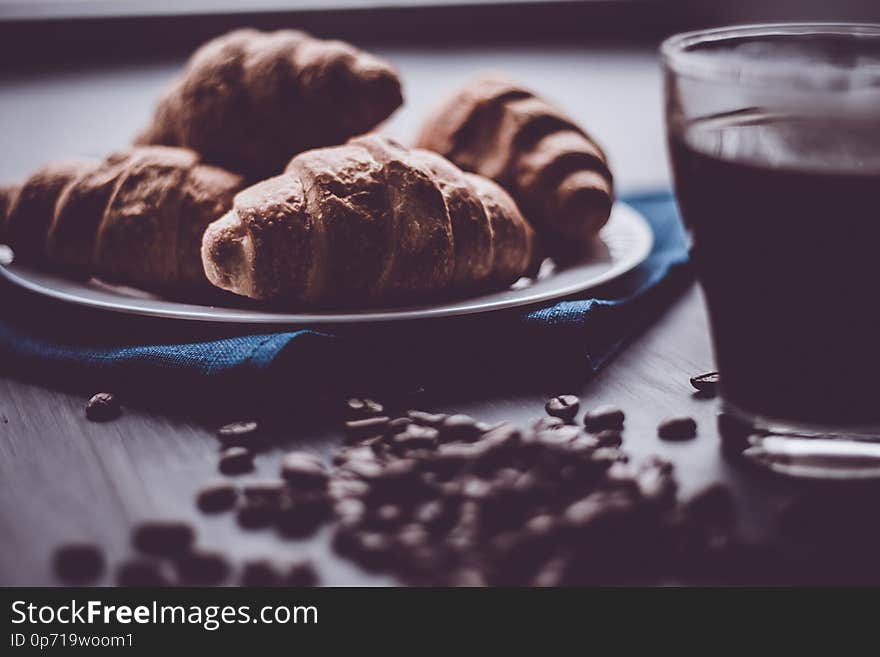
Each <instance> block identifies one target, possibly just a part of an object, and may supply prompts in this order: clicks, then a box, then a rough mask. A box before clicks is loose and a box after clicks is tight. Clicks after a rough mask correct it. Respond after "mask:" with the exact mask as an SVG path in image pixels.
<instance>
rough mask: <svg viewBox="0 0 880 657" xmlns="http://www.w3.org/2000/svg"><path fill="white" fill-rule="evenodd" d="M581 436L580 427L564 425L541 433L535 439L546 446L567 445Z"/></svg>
mask: <svg viewBox="0 0 880 657" xmlns="http://www.w3.org/2000/svg"><path fill="white" fill-rule="evenodd" d="M580 435H581V429H580V427H576V426H573V425H570V424H563V425H562V426H559V427H556V428H555V429H549V430H544V431H539V432H538V433H537V434H535V438H537V439H538V440H539V441H540V442H542V443H545V444H565V443H570V442H572V441H574V440H576V439H577V438H578V437H580Z"/></svg>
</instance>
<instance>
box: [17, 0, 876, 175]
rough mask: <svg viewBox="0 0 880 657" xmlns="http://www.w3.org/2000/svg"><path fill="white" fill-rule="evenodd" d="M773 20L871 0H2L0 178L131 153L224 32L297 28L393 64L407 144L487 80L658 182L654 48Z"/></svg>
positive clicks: (854, 9) (625, 168) (871, 16)
mask: <svg viewBox="0 0 880 657" xmlns="http://www.w3.org/2000/svg"><path fill="white" fill-rule="evenodd" d="M772 20H860V21H878V22H880V2H878V1H877V0H736V1H730V2H727V1H721V0H717V1H716V0H579V1H577V0H253V1H251V2H246V1H243V0H0V153H2V156H0V181H2V180H7V179H10V178H15V177H20V176H23V175H25V174H26V173H28V172H29V171H31V170H33V169H34V168H36V167H38V166H40V165H42V164H43V163H45V162H46V161H47V160H50V159H54V158H58V157H63V156H68V155H92V156H99V155H104V154H106V152H107V150H109V149H112V148H117V147H120V146H123V145H125V144H126V143H129V142H130V140H131V137H132V135H133V134H134V133H135V132H136V131H137V130H138V129H139V128H140V127H141V126H142V125H143V124H144V123H145V121H146V119H147V117H148V116H149V113H150V111H151V109H152V106H153V103H154V102H155V98H156V96H157V95H158V93H159V92H160V90H161V88H162V87H163V86H164V85H165V84H167V82H168V81H169V80H170V79H171V78H172V77H173V76H174V74H175V73H176V72H177V71H179V69H180V66H181V64H182V63H183V61H184V60H185V58H186V56H187V55H188V54H189V53H190V52H191V51H192V50H193V49H194V48H195V47H196V46H197V45H198V44H199V43H201V42H203V41H205V40H207V39H209V38H211V37H214V36H216V35H218V34H221V33H223V32H225V31H227V30H230V29H233V28H236V27H242V26H251V27H257V28H263V29H278V28H281V27H297V28H301V29H305V30H308V31H311V32H313V33H314V34H316V35H318V36H322V37H337V38H342V39H346V40H349V41H352V42H353V43H355V44H356V45H359V46H361V47H364V48H367V49H370V50H372V51H374V52H376V53H377V54H380V55H383V56H385V57H387V58H388V59H390V60H391V61H392V62H393V63H394V64H395V65H396V66H397V67H398V69H399V70H400V73H401V75H402V77H403V80H404V86H405V90H404V91H405V96H406V104H405V105H404V107H403V108H402V109H401V110H399V111H398V112H397V113H396V114H395V115H394V116H393V117H392V119H391V121H390V122H389V124H388V125H387V126H386V127H385V129H386V130H387V131H388V132H390V133H391V134H392V135H394V136H396V137H398V138H399V139H401V140H403V141H404V142H408V141H410V140H411V139H412V138H413V137H414V136H415V133H416V131H417V130H418V127H419V125H420V123H421V121H422V120H423V118H424V115H425V113H426V112H427V111H429V109H430V107H431V106H432V105H433V104H434V103H436V102H438V101H439V100H440V98H442V97H443V96H444V95H446V94H447V93H450V92H451V91H453V90H454V89H456V88H457V87H458V86H460V85H461V84H463V83H464V82H465V81H466V80H467V79H469V78H470V77H472V76H473V75H475V74H476V73H478V72H481V71H484V70H494V71H496V72H501V73H504V74H506V75H507V76H508V77H510V78H513V79H514V80H515V81H517V82H520V83H522V84H525V85H528V86H531V87H533V88H534V89H535V90H536V91H538V92H539V93H542V94H543V95H545V96H547V97H548V98H550V99H551V100H553V101H555V102H557V103H558V104H559V105H561V106H562V107H563V108H564V109H565V110H566V111H567V112H569V113H570V114H571V115H572V116H573V117H574V118H575V119H576V120H578V121H581V122H582V123H583V125H584V126H585V127H586V128H587V129H588V130H589V131H590V132H592V133H593V135H594V136H595V137H596V138H597V139H598V140H599V141H600V143H602V144H603V145H604V146H605V147H606V150H607V151H608V153H609V155H610V158H611V162H612V166H613V167H614V168H615V174H616V180H617V183H618V189H619V190H621V191H623V192H626V191H627V190H630V189H633V188H645V187H658V186H665V185H668V184H669V173H668V167H667V164H666V155H665V144H664V137H663V124H662V100H661V95H662V94H661V78H660V71H659V66H658V60H657V56H656V50H657V45H658V43H659V42H660V40H661V39H662V38H663V37H664V36H667V35H668V34H671V33H674V32H678V31H682V30H687V29H694V28H699V27H706V26H712V25H722V24H730V23H744V22H757V21H772Z"/></svg>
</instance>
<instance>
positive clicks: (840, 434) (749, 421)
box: [721, 398, 880, 441]
mask: <svg viewBox="0 0 880 657" xmlns="http://www.w3.org/2000/svg"><path fill="white" fill-rule="evenodd" d="M721 407H722V411H723V412H724V413H726V414H728V415H730V416H732V417H733V418H735V419H736V420H738V421H739V422H742V423H743V424H745V425H748V426H750V427H751V428H752V429H753V431H754V433H755V434H759V435H760V434H764V435H767V434H773V435H779V436H792V437H798V438H828V439H842V440H868V441H880V421H878V422H876V423H871V424H860V425H855V426H849V425H843V426H842V425H839V424H837V425H823V424H820V423H812V422H798V421H793V420H786V419H782V418H775V417H771V416H768V415H761V414H757V413H751V412H749V411H747V410H745V409H743V408H740V407H739V406H737V405H736V404H734V403H732V402H729V401H727V400H725V399H723V398H722V400H721Z"/></svg>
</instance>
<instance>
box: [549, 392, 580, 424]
mask: <svg viewBox="0 0 880 657" xmlns="http://www.w3.org/2000/svg"><path fill="white" fill-rule="evenodd" d="M580 407H581V400H580V399H578V398H577V397H576V396H574V395H557V396H556V397H553V398H551V399H550V400H548V401H547V404H546V405H545V406H544V410H545V411H547V414H548V415H552V416H553V417H558V418H560V419H561V420H564V421H565V422H571V421H572V420H573V419H574V416H575V415H577V412H578V410H579V409H580Z"/></svg>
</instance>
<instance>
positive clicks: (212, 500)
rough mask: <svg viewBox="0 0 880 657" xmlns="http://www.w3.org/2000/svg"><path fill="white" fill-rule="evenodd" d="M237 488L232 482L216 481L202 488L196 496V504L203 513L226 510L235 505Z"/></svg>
mask: <svg viewBox="0 0 880 657" xmlns="http://www.w3.org/2000/svg"><path fill="white" fill-rule="evenodd" d="M237 499H238V490H237V489H236V488H235V486H233V485H232V484H229V483H226V482H218V483H214V484H210V485H208V486H205V487H204V488H202V489H201V490H200V491H199V493H198V495H197V496H196V505H197V506H198V507H199V509H201V510H202V511H204V512H205V513H219V512H221V511H228V510H229V509H231V508H232V507H234V506H235V502H236V500H237Z"/></svg>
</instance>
